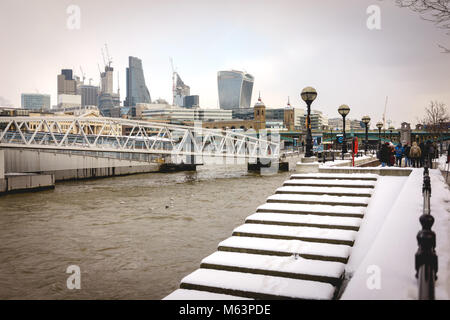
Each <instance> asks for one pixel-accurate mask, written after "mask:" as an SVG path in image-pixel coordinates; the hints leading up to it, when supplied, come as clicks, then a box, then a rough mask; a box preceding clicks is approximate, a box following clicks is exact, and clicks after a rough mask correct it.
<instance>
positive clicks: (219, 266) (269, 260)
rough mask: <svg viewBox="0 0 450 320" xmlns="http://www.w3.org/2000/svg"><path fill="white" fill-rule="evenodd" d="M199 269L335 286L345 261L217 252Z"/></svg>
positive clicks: (207, 258)
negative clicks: (252, 274) (260, 275)
mask: <svg viewBox="0 0 450 320" xmlns="http://www.w3.org/2000/svg"><path fill="white" fill-rule="evenodd" d="M200 268H207V269H216V270H225V271H236V272H248V273H255V274H263V275H266V276H276V277H284V278H293V279H301V280H311V281H319V282H326V283H330V284H332V285H334V286H336V285H338V284H339V282H340V279H341V277H342V275H343V273H344V268H345V264H343V263H340V262H330V261H317V260H309V259H304V258H302V257H300V256H296V255H292V256H289V257H280V256H268V255H260V254H248V253H237V252H225V251H217V252H215V253H213V254H212V255H210V256H208V257H206V258H205V259H203V260H202V262H201V265H200Z"/></svg>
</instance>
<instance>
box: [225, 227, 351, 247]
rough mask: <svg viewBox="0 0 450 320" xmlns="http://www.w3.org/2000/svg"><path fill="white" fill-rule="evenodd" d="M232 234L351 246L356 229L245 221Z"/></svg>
mask: <svg viewBox="0 0 450 320" xmlns="http://www.w3.org/2000/svg"><path fill="white" fill-rule="evenodd" d="M233 236H245V237H259V238H271V239H286V240H302V241H311V242H320V243H333V244H345V245H349V246H353V242H354V241H355V237H356V231H352V230H339V229H325V228H312V227H291V226H277V225H265V224H253V223H246V224H243V225H241V226H239V227H237V228H236V229H234V230H233Z"/></svg>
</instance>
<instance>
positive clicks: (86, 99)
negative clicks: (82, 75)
mask: <svg viewBox="0 0 450 320" xmlns="http://www.w3.org/2000/svg"><path fill="white" fill-rule="evenodd" d="M78 91H79V93H80V95H81V106H82V107H83V108H84V107H86V106H98V93H99V88H98V87H96V86H91V85H80V86H78Z"/></svg>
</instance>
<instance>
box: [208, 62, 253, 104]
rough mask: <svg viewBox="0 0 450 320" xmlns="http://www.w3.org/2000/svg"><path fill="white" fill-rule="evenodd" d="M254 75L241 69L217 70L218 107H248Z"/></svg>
mask: <svg viewBox="0 0 450 320" xmlns="http://www.w3.org/2000/svg"><path fill="white" fill-rule="evenodd" d="M253 83H254V77H253V76H252V75H250V74H248V73H245V72H242V71H235V70H232V71H219V72H218V74H217V84H218V91H219V105H220V109H225V110H234V109H240V108H250V103H251V99H252V91H253Z"/></svg>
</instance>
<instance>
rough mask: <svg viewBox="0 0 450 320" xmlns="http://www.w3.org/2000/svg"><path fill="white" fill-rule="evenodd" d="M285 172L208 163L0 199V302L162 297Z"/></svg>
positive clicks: (260, 201) (62, 185) (271, 190)
mask: <svg viewBox="0 0 450 320" xmlns="http://www.w3.org/2000/svg"><path fill="white" fill-rule="evenodd" d="M288 175H289V174H288V173H280V174H277V175H273V176H260V175H256V174H250V173H247V172H246V170H245V168H242V167H235V166H234V167H228V168H224V167H220V168H219V167H213V166H211V167H201V168H200V169H199V171H198V172H191V173H189V172H180V173H172V174H159V173H158V174H141V175H132V176H124V177H115V178H105V179H97V180H86V181H72V182H62V183H57V185H56V189H55V190H51V191H43V192H36V193H24V194H13V195H7V196H1V197H0V299H161V298H163V297H165V296H166V295H167V294H169V293H170V292H172V291H173V290H175V289H177V288H178V286H179V282H180V280H181V279H182V278H183V277H184V276H186V275H187V274H189V273H190V272H192V271H194V270H195V269H197V268H198V267H199V264H200V261H201V260H202V259H203V258H205V257H206V256H208V255H209V254H211V253H213V252H214V251H215V250H216V249H217V245H218V243H219V242H220V241H222V240H224V239H226V238H227V237H229V236H230V235H231V232H232V230H233V228H235V227H237V226H238V225H240V224H242V223H243V221H244V219H245V217H247V216H248V215H250V214H252V213H254V211H255V209H256V207H258V206H259V205H261V204H263V203H264V202H265V199H266V198H267V197H268V196H269V195H271V194H273V193H274V191H275V189H276V188H278V187H280V186H281V185H282V182H283V181H284V180H285V179H287V178H288ZM69 265H77V266H79V267H80V270H81V289H80V290H69V289H68V288H67V285H66V281H67V278H68V277H69V276H70V274H67V273H66V269H67V267H68V266H69Z"/></svg>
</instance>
